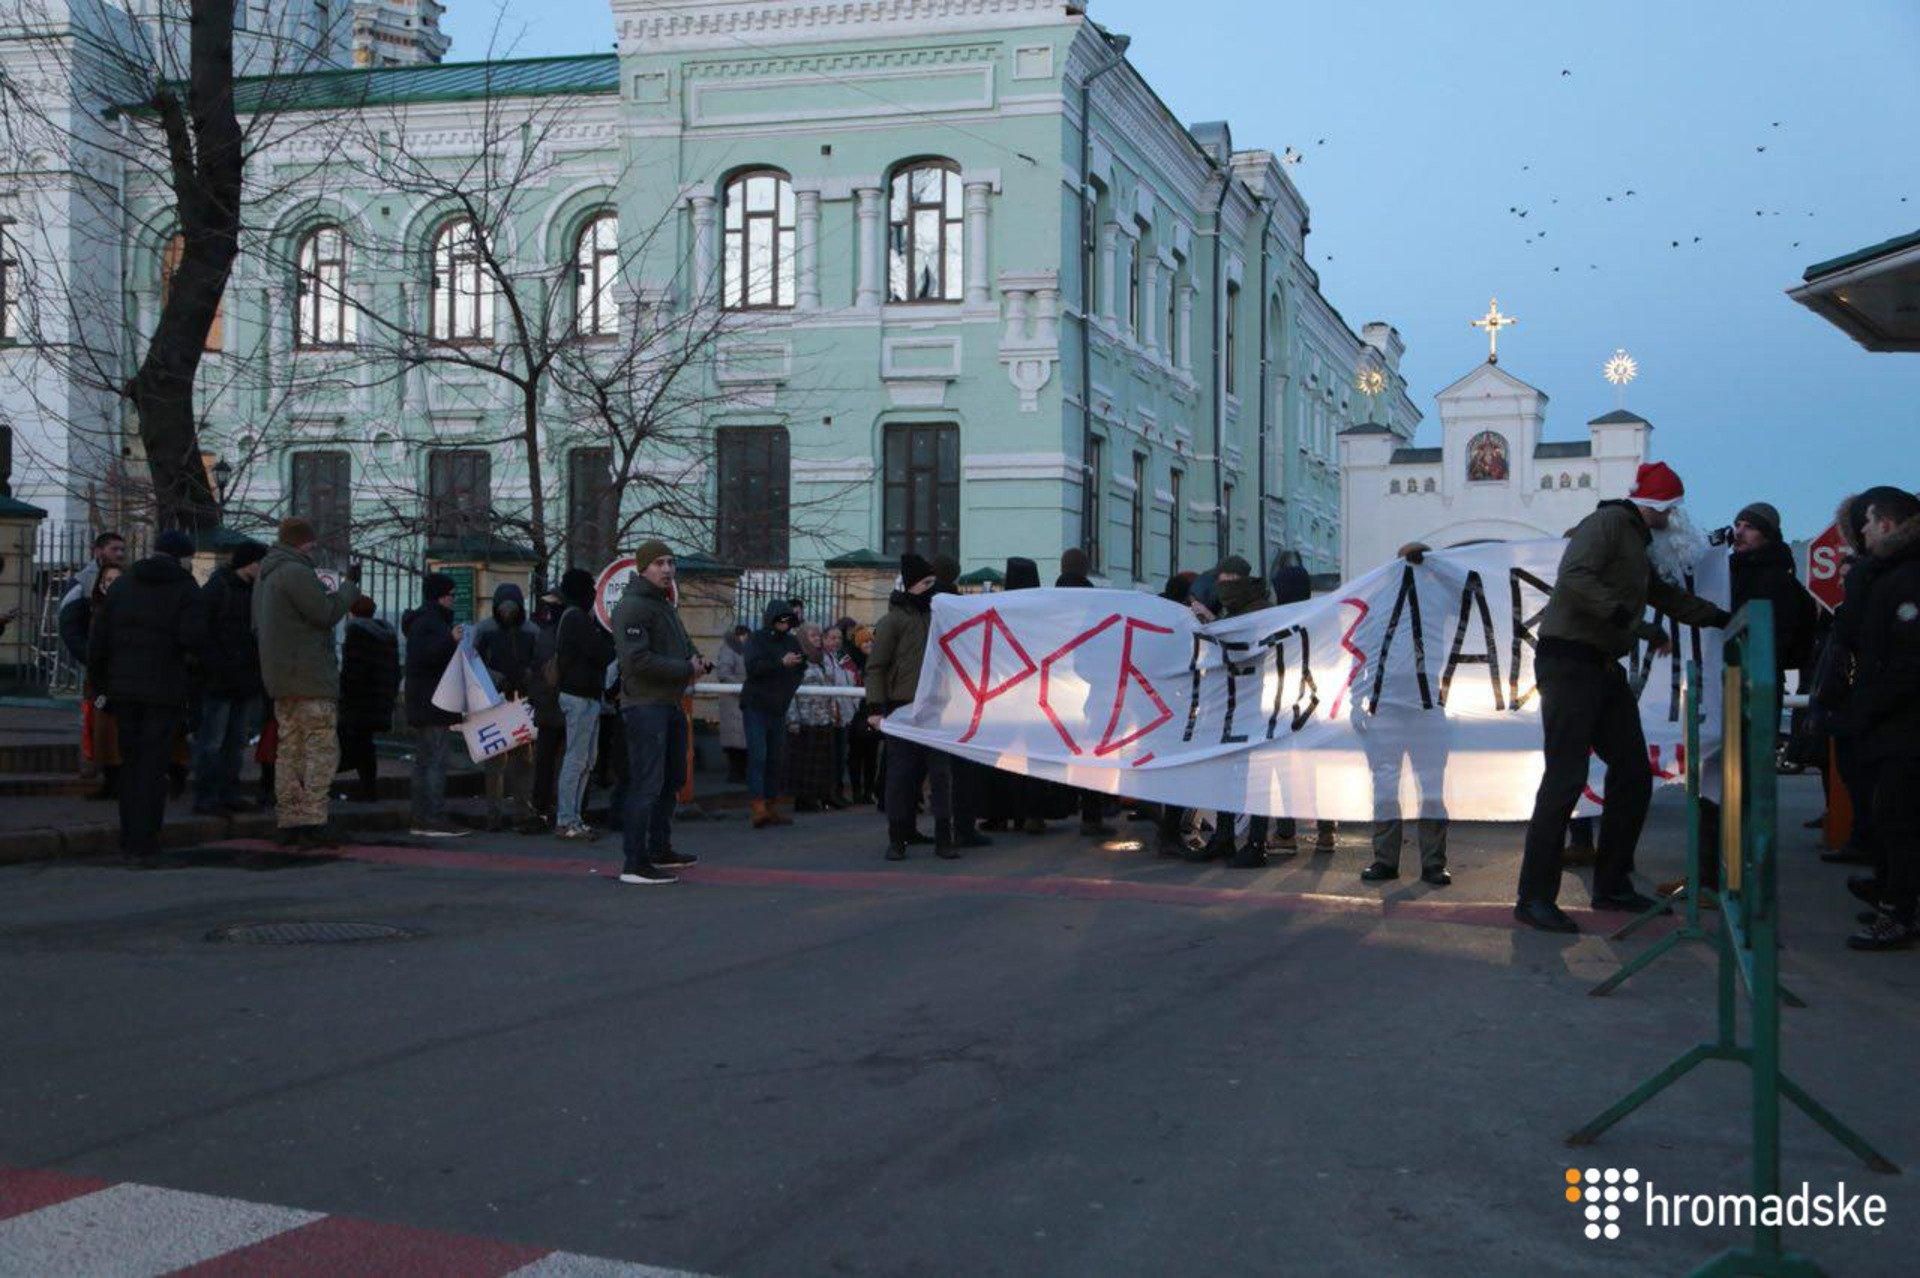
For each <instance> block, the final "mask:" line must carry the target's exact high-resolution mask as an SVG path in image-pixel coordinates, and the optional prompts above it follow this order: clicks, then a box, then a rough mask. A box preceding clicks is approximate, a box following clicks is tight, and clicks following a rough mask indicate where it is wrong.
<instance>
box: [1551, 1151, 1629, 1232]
mask: <svg viewBox="0 0 1920 1278" xmlns="http://www.w3.org/2000/svg"><path fill="white" fill-rule="evenodd" d="M1639 1200H1640V1173H1639V1171H1638V1170H1637V1169H1635V1168H1632V1167H1626V1168H1621V1167H1589V1168H1587V1169H1586V1170H1585V1171H1584V1172H1583V1171H1581V1170H1580V1169H1579V1168H1578V1167H1569V1168H1567V1201H1568V1202H1570V1203H1574V1204H1582V1203H1584V1204H1585V1213H1584V1214H1585V1215H1586V1218H1587V1229H1586V1234H1587V1237H1589V1238H1592V1239H1595V1240H1598V1239H1601V1238H1605V1239H1608V1240H1612V1239H1615V1238H1618V1237H1619V1236H1620V1217H1621V1209H1620V1204H1622V1203H1634V1202H1638V1201H1639Z"/></svg>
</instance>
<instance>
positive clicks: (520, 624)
mask: <svg viewBox="0 0 1920 1278" xmlns="http://www.w3.org/2000/svg"><path fill="white" fill-rule="evenodd" d="M536 638H537V636H536V635H535V634H534V629H533V625H532V623H530V622H529V621H528V620H527V609H526V596H525V595H524V594H522V593H521V590H520V587H518V586H516V585H514V584H513V583H512V582H510V581H503V582H501V583H500V584H499V585H498V586H496V587H495V588H494V591H493V626H492V627H491V628H490V629H489V630H487V632H486V633H485V634H482V635H480V636H479V637H478V638H477V639H475V640H474V641H473V649H474V651H475V652H477V653H479V654H480V660H481V662H482V663H484V664H485V665H486V667H487V673H488V674H490V675H492V676H493V686H494V687H495V688H496V689H498V690H499V692H500V695H501V696H503V697H505V698H506V699H507V700H509V701H525V700H527V699H528V697H529V695H530V694H531V692H532V690H533V678H534V669H533V653H534V647H535V639H536ZM486 779H487V828H488V829H489V830H504V829H506V828H507V827H508V826H512V827H513V828H514V829H515V830H517V831H518V832H519V833H522V834H539V833H544V832H545V830H546V826H545V824H544V823H543V822H541V821H539V820H538V819H537V818H536V817H535V816H534V811H533V747H532V746H531V745H523V746H516V747H514V748H513V749H511V750H508V751H506V752H504V753H502V754H496V755H494V756H493V757H492V758H490V759H488V760H487V762H486Z"/></svg>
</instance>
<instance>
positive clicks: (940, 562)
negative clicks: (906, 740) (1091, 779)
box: [933, 555, 994, 848]
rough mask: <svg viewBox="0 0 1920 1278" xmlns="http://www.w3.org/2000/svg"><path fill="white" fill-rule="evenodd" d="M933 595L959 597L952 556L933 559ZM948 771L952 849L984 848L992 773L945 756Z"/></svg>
mask: <svg viewBox="0 0 1920 1278" xmlns="http://www.w3.org/2000/svg"><path fill="white" fill-rule="evenodd" d="M933 593H934V594H936V595H957V594H959V593H960V561H959V560H958V559H955V558H954V557H953V556H952V555H935V556H934V557H933ZM947 767H948V770H949V771H950V772H951V773H952V775H953V845H954V846H955V847H957V848H984V847H986V846H988V845H989V844H991V843H992V842H993V840H992V839H991V838H989V837H988V836H986V835H984V834H982V833H980V830H979V821H980V816H981V814H982V813H983V812H985V811H986V810H987V803H988V787H989V786H991V785H992V777H993V771H994V770H993V769H992V768H989V767H987V766H986V765H985V764H983V763H975V762H974V761H973V760H971V759H965V758H962V757H961V756H959V755H957V754H955V755H949V756H948V762H947Z"/></svg>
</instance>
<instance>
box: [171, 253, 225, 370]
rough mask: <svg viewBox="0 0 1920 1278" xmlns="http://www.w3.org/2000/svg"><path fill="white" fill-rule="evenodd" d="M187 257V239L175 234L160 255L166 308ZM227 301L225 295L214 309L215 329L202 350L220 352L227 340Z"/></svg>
mask: <svg viewBox="0 0 1920 1278" xmlns="http://www.w3.org/2000/svg"><path fill="white" fill-rule="evenodd" d="M186 255H187V237H186V236H185V235H182V234H180V233H179V232H175V233H174V234H173V235H172V236H170V237H168V239H167V247H166V248H165V249H163V250H161V253H160V305H162V306H165V305H166V304H167V299H168V298H169V297H171V296H173V275H174V272H175V271H178V270H179V269H180V259H182V258H184V257H185V256H186ZM226 320H227V299H226V297H225V295H224V294H223V295H222V296H221V298H220V302H219V304H218V305H216V306H215V307H214V308H213V327H212V328H209V329H208V330H207V340H206V344H205V346H204V347H202V349H204V350H209V351H217V350H220V349H221V348H222V346H223V344H224V343H225V340H226V327H227V323H226Z"/></svg>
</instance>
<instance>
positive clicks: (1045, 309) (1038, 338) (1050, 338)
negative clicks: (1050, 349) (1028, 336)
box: [1033, 288, 1060, 346]
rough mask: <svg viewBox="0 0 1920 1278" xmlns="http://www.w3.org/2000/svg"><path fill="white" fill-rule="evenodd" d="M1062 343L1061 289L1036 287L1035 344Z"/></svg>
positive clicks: (1034, 312)
mask: <svg viewBox="0 0 1920 1278" xmlns="http://www.w3.org/2000/svg"><path fill="white" fill-rule="evenodd" d="M1059 343H1060V290H1059V289H1057V288H1040V289H1035V290H1034V294H1033V344H1034V345H1035V346H1057V345H1059Z"/></svg>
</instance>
